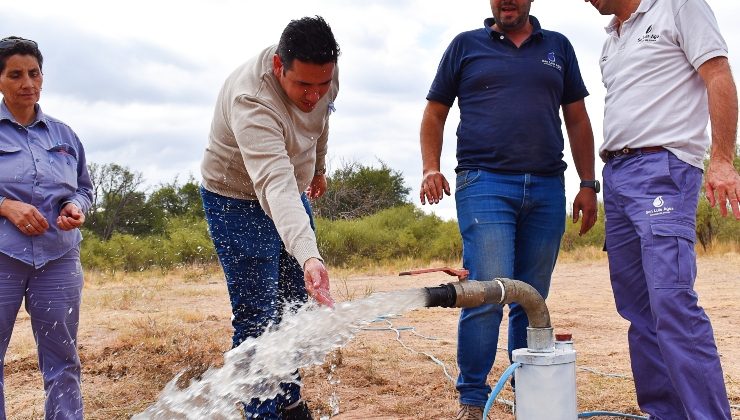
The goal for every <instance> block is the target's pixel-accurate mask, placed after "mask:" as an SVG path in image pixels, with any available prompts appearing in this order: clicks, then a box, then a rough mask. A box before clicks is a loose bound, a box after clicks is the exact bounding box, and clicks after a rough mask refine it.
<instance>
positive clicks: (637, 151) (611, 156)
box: [601, 146, 665, 162]
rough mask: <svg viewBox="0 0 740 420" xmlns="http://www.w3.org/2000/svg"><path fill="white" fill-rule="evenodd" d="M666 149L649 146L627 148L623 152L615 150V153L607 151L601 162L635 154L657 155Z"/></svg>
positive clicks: (603, 154) (602, 155) (603, 153)
mask: <svg viewBox="0 0 740 420" xmlns="http://www.w3.org/2000/svg"><path fill="white" fill-rule="evenodd" d="M664 150H665V148H664V147H663V146H649V147H637V148H634V149H631V148H629V147H625V148H624V149H621V150H615V151H613V152H610V151H608V150H607V151H605V152H602V153H601V160H603V161H604V162H606V161H609V160H612V159H614V158H618V157H621V156H629V155H635V154H645V153H657V152H662V151H664Z"/></svg>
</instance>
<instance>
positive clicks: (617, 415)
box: [578, 411, 648, 420]
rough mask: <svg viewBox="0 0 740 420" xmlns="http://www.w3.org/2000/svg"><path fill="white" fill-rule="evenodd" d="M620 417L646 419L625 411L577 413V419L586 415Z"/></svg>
mask: <svg viewBox="0 0 740 420" xmlns="http://www.w3.org/2000/svg"><path fill="white" fill-rule="evenodd" d="M601 416H604V417H621V418H624V419H640V420H647V419H648V417H643V416H636V415H634V414H625V413H615V412H613V411H585V412H583V413H580V414H579V415H578V418H579V419H585V418H588V417H601Z"/></svg>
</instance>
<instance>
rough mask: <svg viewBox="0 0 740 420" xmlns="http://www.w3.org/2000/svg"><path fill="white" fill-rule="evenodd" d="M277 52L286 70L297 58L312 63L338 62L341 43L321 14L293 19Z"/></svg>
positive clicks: (283, 35)
mask: <svg viewBox="0 0 740 420" xmlns="http://www.w3.org/2000/svg"><path fill="white" fill-rule="evenodd" d="M277 54H278V56H280V60H281V61H282V62H283V67H284V68H285V70H290V69H291V67H292V66H293V60H296V59H297V60H300V61H304V62H307V63H312V64H326V63H336V62H337V59H338V58H339V45H337V41H336V40H335V39H334V34H333V33H332V31H331V28H330V27H329V24H328V23H326V21H324V19H323V18H322V17H321V16H316V17H304V18H302V19H297V20H291V21H290V23H289V24H288V26H286V27H285V29H284V30H283V34H282V35H281V36H280V42H279V43H278V47H277Z"/></svg>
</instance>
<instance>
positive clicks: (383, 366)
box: [5, 250, 740, 420]
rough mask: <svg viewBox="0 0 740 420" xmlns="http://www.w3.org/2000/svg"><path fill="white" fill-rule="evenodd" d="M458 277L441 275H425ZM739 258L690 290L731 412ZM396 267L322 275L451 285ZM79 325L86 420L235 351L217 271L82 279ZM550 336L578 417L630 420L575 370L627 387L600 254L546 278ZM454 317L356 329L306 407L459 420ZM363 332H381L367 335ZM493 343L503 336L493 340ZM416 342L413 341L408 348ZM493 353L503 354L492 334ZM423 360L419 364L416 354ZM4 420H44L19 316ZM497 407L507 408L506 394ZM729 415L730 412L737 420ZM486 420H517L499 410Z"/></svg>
mask: <svg viewBox="0 0 740 420" xmlns="http://www.w3.org/2000/svg"><path fill="white" fill-rule="evenodd" d="M443 265H450V266H456V265H459V263H457V264H456V263H449V262H440V263H439V264H431V265H429V266H443ZM738 266H740V255H738V254H737V253H725V254H720V255H716V256H710V257H707V256H705V257H702V258H700V261H699V278H698V280H697V288H698V290H699V292H700V295H701V297H702V301H701V303H702V305H703V306H704V307H705V308H706V310H707V312H708V313H709V315H710V317H711V318H712V321H713V324H714V329H715V334H716V337H717V343H718V347H719V349H720V353H721V354H722V360H723V364H724V368H725V374H726V379H727V380H726V383H727V385H728V391H729V393H730V398H731V402H732V404H740V335H738V334H737V322H736V320H737V319H738V318H740V305H738V302H739V301H740V289H738V287H737V280H738V274H737V267H738ZM418 267H420V265H417V264H409V265H403V264H402V262H399V265H398V266H394V267H391V268H387V267H386V268H383V269H380V268H379V269H377V270H373V271H371V273H369V274H368V273H363V272H352V271H350V270H332V275H333V286H332V287H333V290H334V295H335V297H336V298H338V299H339V300H354V299H360V298H362V297H364V296H366V295H368V294H371V293H374V292H378V291H386V290H399V289H406V288H413V287H422V286H429V285H437V284H439V283H440V282H447V281H452V280H454V278H452V277H447V276H445V275H443V274H439V273H437V274H428V275H424V276H418V277H417V276H414V277H398V276H397V275H396V273H397V272H398V271H402V270H406V269H409V268H418ZM83 296H84V297H83V308H82V320H81V326H80V337H79V343H80V355H81V359H82V364H83V394H84V398H85V410H86V418H88V419H106V420H108V419H126V418H130V417H131V416H132V415H133V414H135V413H138V412H141V411H142V410H144V409H145V408H146V407H147V406H148V405H150V404H151V403H152V402H153V401H154V400H155V399H156V397H157V395H158V393H159V392H160V391H161V389H162V388H163V386H164V385H165V384H166V383H167V382H168V381H170V380H171V379H172V378H173V377H174V376H175V375H176V374H177V373H178V372H181V371H185V372H186V373H185V374H184V375H183V378H182V379H181V384H184V383H186V381H187V380H189V379H190V378H197V377H198V375H200V374H201V373H202V372H203V371H204V370H205V369H207V368H208V367H209V366H219V365H220V364H221V363H222V362H223V352H224V351H226V350H228V349H229V348H230V345H231V325H230V315H231V314H230V307H229V302H228V297H227V293H226V288H225V286H224V284H223V277H222V274H221V273H220V270H219V268H218V267H217V266H199V267H193V268H180V269H177V270H174V271H172V272H168V273H162V272H141V273H128V274H124V273H114V274H111V273H97V272H87V273H86V284H85V289H84V292H83ZM548 306H549V308H550V312H551V314H552V319H553V324H554V326H555V328H556V331H566V330H567V331H570V332H572V333H573V334H574V339H575V342H576V349H577V351H578V367H579V370H578V374H577V384H578V390H579V392H578V408H579V411H590V410H610V411H620V412H626V413H638V410H637V405H636V402H635V398H634V390H633V384H632V381H631V380H630V379H629V378H627V379H624V378H614V377H609V376H604V375H601V374H598V373H593V372H591V371H588V370H585V369H584V368H588V369H594V370H596V371H598V372H604V373H613V374H620V375H626V376H629V375H630V369H629V361H628V354H627V349H626V339H625V331H626V323H625V322H624V321H623V320H621V319H620V318H619V317H618V316H617V315H616V313H615V311H614V304H613V301H612V298H611V290H610V288H609V280H608V270H607V267H606V260H605V259H604V258H603V253H601V252H600V251H598V250H594V251H588V252H584V253H581V254H579V255H569V254H565V255H563V256H561V259H560V263H559V264H558V267H557V268H556V271H555V276H554V279H553V287H552V294H551V296H550V298H549V299H548ZM457 314H458V311H457V310H453V309H443V308H427V309H423V310H417V311H413V312H409V313H406V314H402V315H401V316H399V317H397V318H391V319H389V320H390V322H391V323H392V324H393V326H394V327H403V328H402V329H400V331H399V332H398V334H399V335H400V337H401V340H402V341H403V343H404V344H405V345H406V346H407V347H404V346H402V345H401V343H399V342H398V341H397V340H396V332H395V331H392V330H390V329H386V330H365V331H361V332H360V333H358V335H357V336H356V337H355V338H354V339H353V340H352V341H351V342H350V343H349V344H348V345H347V346H346V347H344V348H343V349H341V350H337V351H335V352H333V353H331V354H330V355H329V356H328V357H327V359H326V362H325V363H324V365H322V366H313V367H307V368H305V369H303V378H304V381H305V392H304V396H305V398H306V399H307V400H308V401H309V405H310V406H311V408H312V409H313V410H314V412H315V413H317V414H318V413H321V414H323V415H328V414H329V413H331V410H332V407H331V404H330V401H331V400H332V399H334V400H338V402H339V408H340V414H339V415H338V416H336V418H338V419H430V418H435V419H436V418H449V417H451V415H452V414H454V412H455V411H456V406H457V396H456V391H455V388H454V384H453V383H452V382H451V381H450V380H449V379H448V378H447V377H446V376H445V374H444V371H443V367H442V366H440V365H439V364H437V363H435V362H434V361H433V360H431V358H430V357H429V356H430V355H431V356H433V357H435V358H436V359H438V360H439V361H440V362H441V363H442V364H443V365H444V367H445V368H446V369H447V371H448V372H449V374H450V375H451V376H452V377H455V376H456V374H457V368H456V365H455V352H456V341H457V336H456V330H457ZM372 326H373V327H385V326H386V324H385V323H374V324H373V325H372ZM502 331H503V330H502ZM413 332H417V333H418V334H421V335H423V336H419V335H415V334H414V333H413ZM501 336H502V342H501V343H500V346H502V347H503V346H505V334H501ZM425 353H426V355H425ZM507 364H508V362H507V361H506V357H505V354H503V353H501V352H499V357H498V358H497V360H496V363H495V365H494V369H493V371H492V373H491V375H490V376H489V382H490V383H491V384H494V383H495V382H496V381H497V380H498V378H499V376H500V375H501V374H502V372H503V370H504V369H505V368H506V365H507ZM5 375H6V381H5V392H6V407H7V414H8V418H12V419H39V418H42V410H43V391H42V390H41V379H40V374H39V373H38V368H37V365H36V353H35V348H34V342H33V338H32V336H31V333H30V324H29V319H28V316H27V315H26V314H25V312H23V311H22V312H21V314H20V315H19V318H18V321H17V322H16V328H15V332H14V336H13V339H12V341H11V343H10V349H9V351H8V355H7V357H6V364H5ZM501 397H503V398H506V399H509V400H510V399H513V394H512V393H511V391H510V390H509V389H508V387H507V388H506V389H504V391H503V392H502V394H501ZM734 414H736V415H738V414H740V412H738V411H735V413H734ZM493 416H494V418H496V419H513V415H512V414H511V413H510V410H508V408H507V407H506V406H505V405H503V404H496V405H495V406H494V412H493Z"/></svg>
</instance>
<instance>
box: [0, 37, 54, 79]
mask: <svg viewBox="0 0 740 420" xmlns="http://www.w3.org/2000/svg"><path fill="white" fill-rule="evenodd" d="M16 54H18V55H32V56H34V57H36V61H38V62H39V69H40V70H43V66H44V56H42V55H41V51H40V50H39V46H38V45H37V44H36V41H31V40H30V39H25V38H21V37H19V36H9V37H7V38H3V39H1V40H0V73H2V72H3V70H5V64H6V63H7V62H8V58H10V57H11V56H14V55H16Z"/></svg>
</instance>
